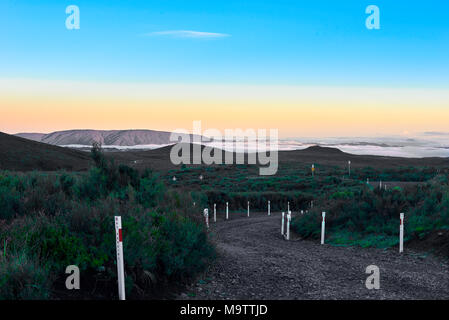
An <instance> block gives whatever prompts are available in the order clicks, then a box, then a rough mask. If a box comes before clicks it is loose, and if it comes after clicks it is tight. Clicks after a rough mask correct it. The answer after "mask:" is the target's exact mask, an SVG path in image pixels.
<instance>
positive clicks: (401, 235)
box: [399, 213, 404, 253]
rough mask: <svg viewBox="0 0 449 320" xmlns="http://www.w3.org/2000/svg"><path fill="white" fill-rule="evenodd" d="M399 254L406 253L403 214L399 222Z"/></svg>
mask: <svg viewBox="0 0 449 320" xmlns="http://www.w3.org/2000/svg"><path fill="white" fill-rule="evenodd" d="M399 223H400V224H399V253H402V252H403V251H404V214H403V213H401V215H400V221H399Z"/></svg>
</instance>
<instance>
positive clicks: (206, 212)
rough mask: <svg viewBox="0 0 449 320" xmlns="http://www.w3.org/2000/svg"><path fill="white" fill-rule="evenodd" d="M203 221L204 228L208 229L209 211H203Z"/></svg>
mask: <svg viewBox="0 0 449 320" xmlns="http://www.w3.org/2000/svg"><path fill="white" fill-rule="evenodd" d="M204 219H205V220H206V227H207V229H209V209H207V208H206V209H204Z"/></svg>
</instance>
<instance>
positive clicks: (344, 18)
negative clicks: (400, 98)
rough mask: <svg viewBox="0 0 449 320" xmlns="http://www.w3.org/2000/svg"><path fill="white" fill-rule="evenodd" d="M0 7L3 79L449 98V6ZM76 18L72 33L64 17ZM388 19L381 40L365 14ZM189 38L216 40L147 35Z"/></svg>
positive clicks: (78, 0)
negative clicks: (429, 93) (390, 90)
mask: <svg viewBox="0 0 449 320" xmlns="http://www.w3.org/2000/svg"><path fill="white" fill-rule="evenodd" d="M92 2H93V1H82V0H72V1H54V0H53V1H46V0H40V1H20V0H16V1H11V0H2V1H1V2H0V29H1V30H2V31H1V33H0V43H1V50H0V77H2V78H11V77H21V78H38V79H48V80H72V81H73V80H77V81H78V80H80V81H108V82H158V83H217V84H270V85H271V84H276V85H277V84H279V85H330V86H346V85H348V86H371V87H422V88H447V87H448V86H449V2H447V1H441V0H439V1H435V0H427V1H379V0H375V1H233V0H227V1H210V0H209V1H193V0H191V1H173V0H171V1H113V0H108V1H95V2H94V3H92ZM71 4H74V5H77V6H78V7H79V8H80V15H81V29H80V30H67V29H66V28H65V19H66V17H67V15H66V13H65V8H66V6H68V5H71ZM370 4H374V5H377V6H378V7H379V8H380V19H381V20H380V23H381V29H380V30H368V29H366V28H365V19H366V17H367V14H365V8H366V7H367V6H368V5H370ZM174 30H192V31H197V32H210V33H222V34H226V35H228V36H226V37H218V38H185V37H184V38H183V37H173V36H170V35H150V36H149V35H148V34H150V33H153V32H164V31H174Z"/></svg>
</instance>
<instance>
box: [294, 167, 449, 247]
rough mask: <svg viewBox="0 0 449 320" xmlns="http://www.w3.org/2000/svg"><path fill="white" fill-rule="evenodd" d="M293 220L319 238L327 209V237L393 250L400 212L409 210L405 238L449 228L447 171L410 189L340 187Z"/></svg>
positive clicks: (302, 232) (306, 234) (309, 235)
mask: <svg viewBox="0 0 449 320" xmlns="http://www.w3.org/2000/svg"><path fill="white" fill-rule="evenodd" d="M320 203H321V205H320V206H319V207H315V208H313V209H311V210H309V212H308V213H307V214H305V215H303V216H299V217H297V218H296V219H293V221H292V227H293V229H294V231H296V232H297V233H298V234H299V235H301V236H302V237H304V238H314V239H318V238H319V237H320V232H321V227H320V225H321V212H322V211H326V239H327V240H326V241H327V242H329V243H331V244H336V245H359V246H362V247H379V248H387V247H391V246H395V245H397V244H398V241H399V240H398V230H399V213H400V212H404V213H405V220H406V223H405V225H404V227H405V239H404V241H407V240H411V239H421V238H423V237H425V236H426V235H428V234H429V233H430V232H431V231H433V230H439V229H449V185H448V176H447V175H438V176H436V177H435V178H433V179H431V180H430V181H428V182H426V183H421V184H414V185H410V186H407V187H405V188H400V187H394V188H390V189H387V190H385V189H379V188H373V187H371V186H368V185H363V186H360V187H359V188H358V190H356V191H354V190H352V191H348V190H340V191H337V192H334V193H331V195H330V196H329V197H328V198H327V195H326V194H323V195H322V196H321V202H320Z"/></svg>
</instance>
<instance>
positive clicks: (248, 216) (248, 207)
mask: <svg viewBox="0 0 449 320" xmlns="http://www.w3.org/2000/svg"><path fill="white" fill-rule="evenodd" d="M248 218H249V201H248Z"/></svg>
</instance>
